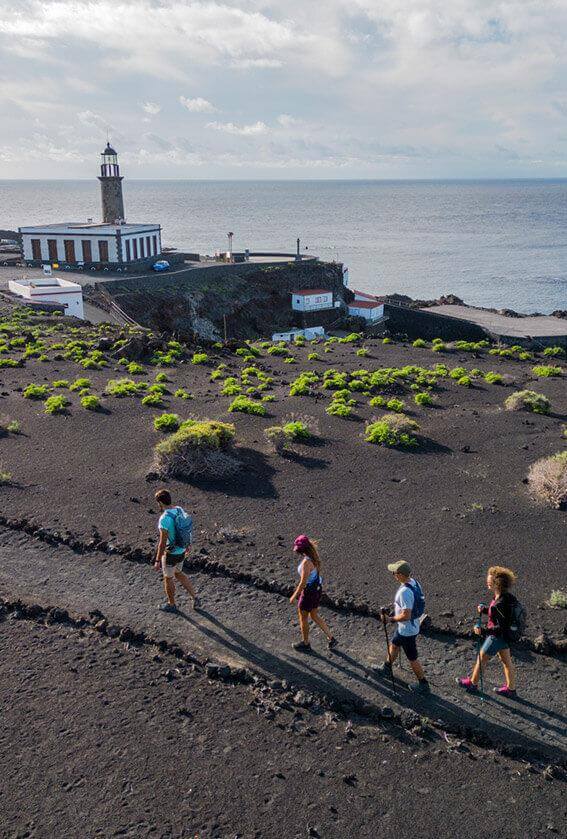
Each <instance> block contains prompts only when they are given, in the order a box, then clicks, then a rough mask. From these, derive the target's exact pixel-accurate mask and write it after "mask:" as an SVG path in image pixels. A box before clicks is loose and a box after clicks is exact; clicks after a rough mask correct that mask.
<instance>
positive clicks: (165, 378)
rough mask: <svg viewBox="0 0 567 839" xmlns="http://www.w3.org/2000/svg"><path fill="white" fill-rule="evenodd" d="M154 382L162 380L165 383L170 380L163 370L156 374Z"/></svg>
mask: <svg viewBox="0 0 567 839" xmlns="http://www.w3.org/2000/svg"><path fill="white" fill-rule="evenodd" d="M154 382H160V383H162V384H164V383H165V382H169V378H168V376H167V373H163V372H161V373H156V374H155V376H154Z"/></svg>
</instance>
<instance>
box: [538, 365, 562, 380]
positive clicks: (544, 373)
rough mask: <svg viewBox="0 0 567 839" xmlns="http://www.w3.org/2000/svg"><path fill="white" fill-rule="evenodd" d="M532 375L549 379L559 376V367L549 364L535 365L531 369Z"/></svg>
mask: <svg viewBox="0 0 567 839" xmlns="http://www.w3.org/2000/svg"><path fill="white" fill-rule="evenodd" d="M532 373H535V375H536V376H539V377H540V378H545V379H547V378H549V377H550V376H560V375H561V367H553V366H552V365H551V364H536V366H535V367H532Z"/></svg>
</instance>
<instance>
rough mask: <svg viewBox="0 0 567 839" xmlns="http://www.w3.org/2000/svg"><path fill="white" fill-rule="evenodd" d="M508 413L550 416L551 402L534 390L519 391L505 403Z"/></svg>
mask: <svg viewBox="0 0 567 839" xmlns="http://www.w3.org/2000/svg"><path fill="white" fill-rule="evenodd" d="M504 407H505V408H506V410H507V411H532V413H534V414H549V412H550V411H551V402H550V401H549V399H548V398H547V396H544V395H543V393H536V392H535V391H534V390H518V391H516V393H513V394H512V395H511V396H509V397H508V398H507V399H506V401H505V402H504Z"/></svg>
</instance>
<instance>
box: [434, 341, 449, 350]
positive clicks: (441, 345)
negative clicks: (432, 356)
mask: <svg viewBox="0 0 567 839" xmlns="http://www.w3.org/2000/svg"><path fill="white" fill-rule="evenodd" d="M431 349H432V351H433V352H446V351H447V344H444V343H443V341H439V343H435V341H434V342H433V345H432V347H431Z"/></svg>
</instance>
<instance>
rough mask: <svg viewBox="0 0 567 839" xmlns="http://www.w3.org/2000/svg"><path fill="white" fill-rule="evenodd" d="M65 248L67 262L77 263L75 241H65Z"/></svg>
mask: <svg viewBox="0 0 567 839" xmlns="http://www.w3.org/2000/svg"><path fill="white" fill-rule="evenodd" d="M63 247H64V248H65V262H76V261H77V260H76V259H75V242H74V241H73V239H64V240H63Z"/></svg>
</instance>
